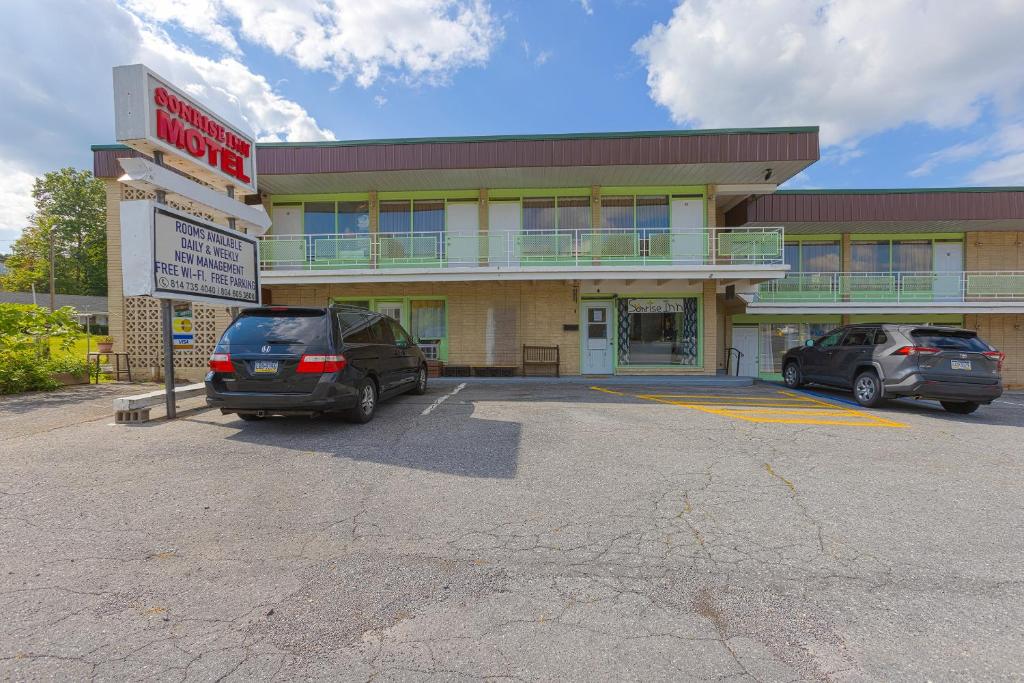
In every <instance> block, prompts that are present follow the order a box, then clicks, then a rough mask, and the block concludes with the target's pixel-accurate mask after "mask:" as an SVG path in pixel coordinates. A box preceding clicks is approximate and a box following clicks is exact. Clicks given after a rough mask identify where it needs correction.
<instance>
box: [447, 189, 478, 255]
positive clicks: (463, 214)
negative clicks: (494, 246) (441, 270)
mask: <svg viewBox="0 0 1024 683" xmlns="http://www.w3.org/2000/svg"><path fill="white" fill-rule="evenodd" d="M446 218H447V225H446V226H445V227H446V231H447V234H448V240H447V242H448V244H447V248H448V252H447V254H448V263H449V264H450V265H453V266H461V267H467V266H476V265H479V264H480V205H479V204H478V203H477V202H455V201H449V202H448V214H447V216H446Z"/></svg>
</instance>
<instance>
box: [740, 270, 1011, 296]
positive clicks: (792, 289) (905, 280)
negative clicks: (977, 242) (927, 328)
mask: <svg viewBox="0 0 1024 683" xmlns="http://www.w3.org/2000/svg"><path fill="white" fill-rule="evenodd" d="M992 301H1007V302H1013V301H1024V272H1019V271H1018V272H1014V271H967V272H918V271H915V272H895V273H790V274H789V275H787V276H786V277H785V278H783V279H781V280H772V281H769V282H764V283H762V284H761V285H759V287H758V291H757V296H756V298H755V302H756V303H765V304H769V303H770V304H789V303H792V304H807V303H850V302H863V303H893V304H913V303H926V302H934V303H958V302H992Z"/></svg>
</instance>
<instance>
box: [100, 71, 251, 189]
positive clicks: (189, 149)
mask: <svg viewBox="0 0 1024 683" xmlns="http://www.w3.org/2000/svg"><path fill="white" fill-rule="evenodd" d="M114 131H115V133H116V137H117V141H118V142H122V143H124V144H126V145H128V146H130V147H132V148H134V149H137V150H139V151H140V152H143V153H144V154H150V155H151V154H152V153H153V152H154V151H158V152H164V153H165V155H166V158H165V163H167V164H168V165H169V166H174V167H176V168H179V169H181V170H182V171H184V172H185V173H187V174H189V175H192V176H195V177H197V178H199V179H201V180H203V181H205V182H209V183H211V184H213V185H214V186H216V187H224V186H226V185H231V186H233V187H235V188H236V189H237V190H238V191H239V193H242V194H255V192H256V142H255V140H254V139H253V136H252V134H251V133H248V132H245V131H243V130H242V129H241V128H240V127H238V126H235V125H233V124H231V123H228V122H227V121H226V120H225V119H223V118H222V117H220V116H218V115H216V114H214V113H213V111H212V110H210V109H209V108H207V107H205V106H203V105H201V104H199V103H198V101H197V100H196V98H195V97H194V96H192V95H187V94H185V92H184V91H182V90H180V89H178V88H176V87H175V86H173V85H171V84H170V83H169V82H168V81H167V80H166V79H164V78H161V77H160V76H158V75H157V74H155V73H153V71H151V70H150V69H149V68H147V67H146V66H144V65H142V64H132V65H129V66H116V67H114Z"/></svg>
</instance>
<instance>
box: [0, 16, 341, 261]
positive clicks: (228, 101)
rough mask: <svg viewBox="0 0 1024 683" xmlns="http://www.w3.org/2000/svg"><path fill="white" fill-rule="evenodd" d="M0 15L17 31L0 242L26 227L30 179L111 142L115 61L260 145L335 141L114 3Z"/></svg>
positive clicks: (263, 90) (228, 63)
mask: <svg viewBox="0 0 1024 683" xmlns="http://www.w3.org/2000/svg"><path fill="white" fill-rule="evenodd" d="M4 19H5V21H6V22H7V25H9V26H17V27H18V30H17V31H8V32H7V33H6V34H5V36H4V40H3V41H0V63H2V64H3V65H4V68H3V69H0V92H3V93H4V106H3V107H0V130H3V131H4V135H3V136H2V137H0V177H3V178H4V183H3V184H2V187H3V189H2V192H3V195H2V196H0V232H4V234H5V236H6V237H0V239H9V238H10V236H12V235H17V234H18V233H20V231H21V229H22V228H23V227H24V226H25V224H26V221H27V216H28V214H29V213H30V212H31V209H32V201H31V198H30V197H29V191H30V190H31V178H33V177H34V176H36V175H41V174H42V173H44V172H46V171H49V170H53V169H56V168H60V167H62V166H69V165H73V166H78V167H80V168H91V167H92V163H91V158H92V157H91V154H90V152H89V145H90V144H92V143H101V142H112V141H113V133H114V131H113V96H112V92H111V71H110V69H111V67H112V66H114V65H115V64H131V63H135V62H144V63H146V64H148V65H149V66H151V67H153V68H154V69H156V70H157V71H158V72H159V73H162V74H163V75H164V76H165V77H167V78H169V79H171V80H172V81H173V82H175V83H177V84H180V85H182V86H183V87H185V88H187V89H188V90H189V91H191V92H194V93H197V94H198V95H199V96H200V97H201V98H202V99H203V100H204V101H206V102H207V103H208V104H209V105H210V106H212V107H213V108H215V109H216V110H218V111H220V112H223V113H224V114H225V115H226V116H227V117H228V118H229V119H231V120H233V121H235V122H238V123H244V124H246V126H247V127H248V128H251V129H253V130H254V132H255V133H256V135H257V136H258V137H259V139H262V140H317V139H325V138H332V137H334V134H333V133H332V132H331V131H330V130H327V129H325V128H322V127H321V126H319V125H318V124H317V122H316V120H315V119H314V118H313V117H312V116H311V115H310V114H309V113H308V112H307V111H306V110H305V109H303V108H302V107H301V106H300V105H299V104H297V103H296V102H294V101H292V100H289V99H287V98H284V97H282V96H281V95H279V94H278V93H277V92H275V90H274V88H273V87H272V86H271V85H270V84H269V83H268V82H267V80H266V79H265V78H264V77H263V76H261V75H259V74H256V73H253V72H252V71H251V70H249V69H248V67H246V66H245V65H244V64H242V63H241V62H240V61H238V59H236V58H235V57H233V56H230V55H229V56H226V57H223V58H220V59H210V58H208V57H204V56H202V55H199V54H196V53H195V52H193V51H192V50H190V49H189V48H187V47H186V46H183V45H179V44H177V43H175V42H174V41H173V40H171V39H170V38H169V37H168V36H167V35H166V34H165V33H164V32H163V31H161V30H160V29H159V28H158V27H155V26H153V25H151V24H147V23H145V22H144V21H142V20H140V19H138V18H137V17H136V16H135V15H133V14H132V13H131V12H129V11H127V10H125V9H123V8H121V7H118V6H117V5H115V4H114V3H113V2H112V1H111V0H36V1H34V2H31V3H28V2H24V3H10V4H9V5H7V6H5V10H4ZM39 36H46V40H45V41H44V40H39ZM12 181H13V182H12ZM3 244H4V243H0V248H3Z"/></svg>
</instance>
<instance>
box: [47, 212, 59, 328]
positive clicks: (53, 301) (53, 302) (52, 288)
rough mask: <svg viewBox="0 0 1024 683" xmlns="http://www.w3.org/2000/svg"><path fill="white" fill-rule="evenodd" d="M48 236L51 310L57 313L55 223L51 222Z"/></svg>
mask: <svg viewBox="0 0 1024 683" xmlns="http://www.w3.org/2000/svg"><path fill="white" fill-rule="evenodd" d="M48 234H49V236H50V310H51V311H56V310H57V305H56V304H57V290H56V289H55V285H54V282H55V281H56V278H55V277H54V273H53V268H54V258H53V221H50V230H49V233H48Z"/></svg>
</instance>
